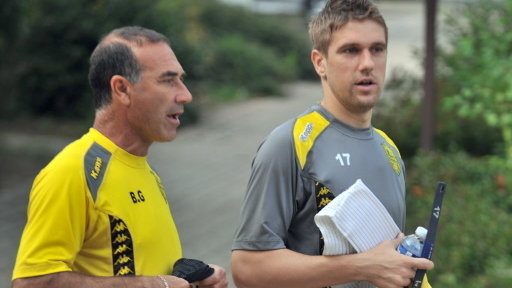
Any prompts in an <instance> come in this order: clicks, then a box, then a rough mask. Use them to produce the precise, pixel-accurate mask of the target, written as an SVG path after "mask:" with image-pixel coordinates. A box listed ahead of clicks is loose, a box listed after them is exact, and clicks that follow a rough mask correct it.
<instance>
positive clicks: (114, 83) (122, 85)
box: [110, 75, 131, 105]
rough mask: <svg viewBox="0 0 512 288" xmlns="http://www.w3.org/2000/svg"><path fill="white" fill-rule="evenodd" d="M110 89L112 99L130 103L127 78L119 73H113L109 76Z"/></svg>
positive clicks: (129, 84) (129, 86) (125, 103)
mask: <svg viewBox="0 0 512 288" xmlns="http://www.w3.org/2000/svg"><path fill="white" fill-rule="evenodd" d="M110 89H111V90H112V101H114V102H120V103H122V104H124V105H129V104H130V101H131V100H130V89H131V83H130V81H128V79H126V78H124V77H123V76H120V75H114V76H112V78H110Z"/></svg>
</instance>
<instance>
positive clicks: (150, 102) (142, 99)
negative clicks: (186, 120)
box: [127, 42, 192, 144]
mask: <svg viewBox="0 0 512 288" xmlns="http://www.w3.org/2000/svg"><path fill="white" fill-rule="evenodd" d="M133 52H134V54H135V57H136V58H137V59H138V61H139V63H140V65H141V67H142V71H141V77H140V80H139V82H137V83H133V88H134V90H133V91H134V92H135V93H134V94H133V95H131V104H130V107H129V109H128V112H127V113H128V121H129V122H130V126H131V127H132V129H134V130H135V133H136V134H137V135H138V136H139V137H140V138H141V139H140V140H142V141H143V142H146V143H148V144H151V143H152V142H155V141H157V142H163V141H171V140H173V139H174V138H175V137H176V129H177V128H178V126H179V125H180V120H179V116H180V115H181V114H182V113H183V112H184V107H183V106H184V104H185V103H188V102H191V101H192V95H191V94H190V92H189V91H188V89H187V87H186V86H185V84H184V83H183V77H184V76H185V72H184V71H183V68H182V67H181V65H180V63H179V62H178V59H177V58H176V56H175V55H174V53H173V51H172V49H171V48H170V47H169V45H167V44H166V43H163V42H162V43H154V44H152V43H146V44H145V45H144V46H142V47H133Z"/></svg>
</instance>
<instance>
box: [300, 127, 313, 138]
mask: <svg viewBox="0 0 512 288" xmlns="http://www.w3.org/2000/svg"><path fill="white" fill-rule="evenodd" d="M312 131H313V123H307V124H306V127H304V131H302V133H301V134H300V136H299V139H300V141H302V142H306V141H307V140H308V138H309V135H311V132H312Z"/></svg>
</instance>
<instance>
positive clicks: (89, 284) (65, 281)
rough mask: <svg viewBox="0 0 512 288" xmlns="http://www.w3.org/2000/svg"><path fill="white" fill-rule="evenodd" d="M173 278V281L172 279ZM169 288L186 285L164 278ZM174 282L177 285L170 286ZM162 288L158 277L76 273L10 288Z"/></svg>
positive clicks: (27, 281)
mask: <svg viewBox="0 0 512 288" xmlns="http://www.w3.org/2000/svg"><path fill="white" fill-rule="evenodd" d="M172 278H175V279H172ZM165 279H166V281H168V283H169V286H170V287H173V288H174V287H188V283H187V282H186V281H185V280H183V279H179V278H176V277H170V276H165ZM171 282H176V283H175V284H178V285H179V286H177V285H174V286H172V285H170V284H171ZM29 287H30V288H43V287H44V288H68V287H69V288H82V287H83V288H96V287H98V288H125V287H126V288H128V287H129V288H164V287H166V286H165V284H164V281H163V280H162V279H160V278H159V277H151V276H135V277H131V276H126V277H97V276H89V275H84V274H81V273H77V272H59V273H52V274H47V275H42V276H35V277H27V278H19V279H16V280H14V281H13V282H12V288H29Z"/></svg>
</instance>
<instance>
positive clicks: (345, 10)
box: [309, 0, 388, 55]
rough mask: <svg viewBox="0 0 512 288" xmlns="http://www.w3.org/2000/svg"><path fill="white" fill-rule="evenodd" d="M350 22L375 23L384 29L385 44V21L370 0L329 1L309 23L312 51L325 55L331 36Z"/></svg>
mask: <svg viewBox="0 0 512 288" xmlns="http://www.w3.org/2000/svg"><path fill="white" fill-rule="evenodd" d="M352 20H359V21H363V20H372V21H375V22H377V23H378V24H380V25H381V26H382V27H383V28H384V33H385V34H386V42H387V40H388V28H387V26H386V21H384V18H383V17H382V15H381V14H380V12H379V9H378V8H377V6H376V5H375V4H374V3H373V2H372V1H371V0H329V1H328V2H327V3H326V4H325V7H324V9H322V11H321V12H320V13H318V15H316V17H314V18H313V19H312V20H311V22H310V23H309V37H310V38H311V42H312V43H313V49H316V50H318V51H320V52H322V53H323V54H325V55H327V49H328V47H329V44H330V43H331V38H332V34H333V33H334V32H335V31H336V30H338V29H340V28H341V27H342V26H343V25H345V24H347V23H348V22H349V21H352Z"/></svg>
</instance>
